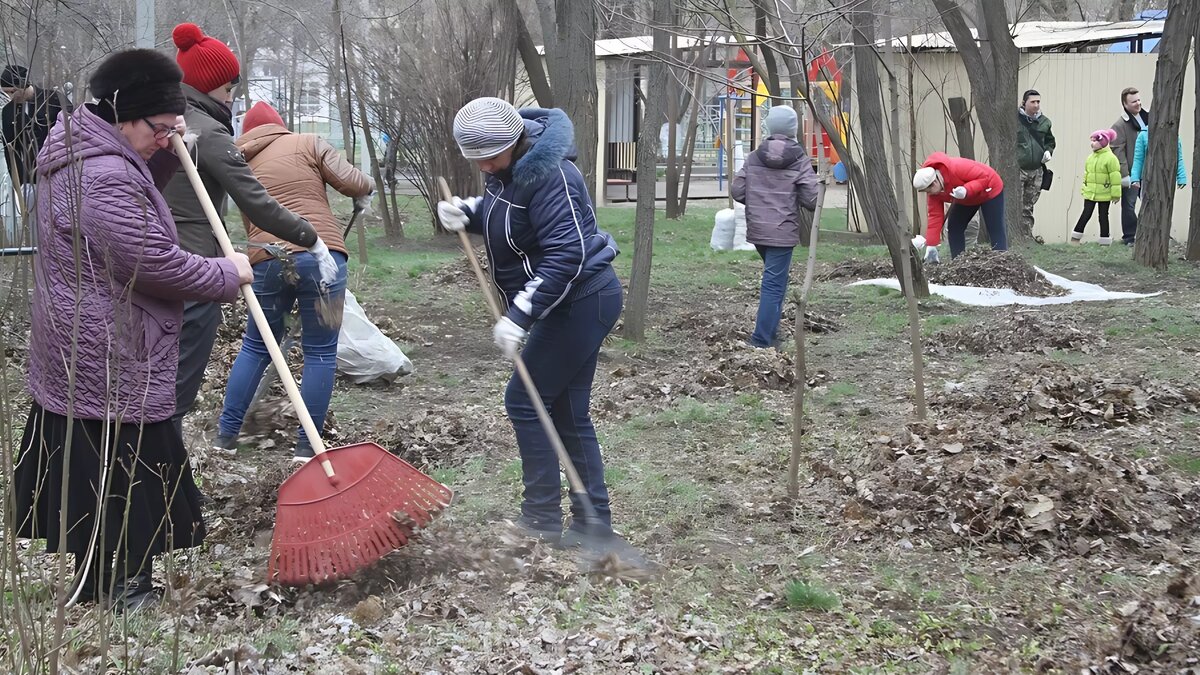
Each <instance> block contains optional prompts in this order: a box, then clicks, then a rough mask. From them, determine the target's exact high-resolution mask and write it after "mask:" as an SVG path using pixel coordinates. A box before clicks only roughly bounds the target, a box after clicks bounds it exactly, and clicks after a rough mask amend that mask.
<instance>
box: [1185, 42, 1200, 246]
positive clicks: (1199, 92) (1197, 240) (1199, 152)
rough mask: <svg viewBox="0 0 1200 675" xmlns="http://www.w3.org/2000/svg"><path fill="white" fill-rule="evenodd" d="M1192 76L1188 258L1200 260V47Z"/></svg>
mask: <svg viewBox="0 0 1200 675" xmlns="http://www.w3.org/2000/svg"><path fill="white" fill-rule="evenodd" d="M1192 57H1193V60H1192V76H1193V78H1194V79H1195V81H1196V101H1197V105H1196V122H1195V124H1196V130H1195V139H1194V144H1193V146H1192V209H1191V217H1190V218H1189V219H1188V245H1187V259H1188V260H1193V261H1195V260H1200V189H1197V186H1196V181H1197V180H1198V179H1197V176H1200V49H1193V50H1192Z"/></svg>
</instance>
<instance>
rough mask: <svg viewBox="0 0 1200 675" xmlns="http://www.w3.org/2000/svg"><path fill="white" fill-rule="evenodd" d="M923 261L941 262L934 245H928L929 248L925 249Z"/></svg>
mask: <svg viewBox="0 0 1200 675" xmlns="http://www.w3.org/2000/svg"><path fill="white" fill-rule="evenodd" d="M925 262H927V263H931V264H937V263H940V262H942V259H941V258H940V257H938V252H937V247H936V246H930V247H929V248H927V249H925Z"/></svg>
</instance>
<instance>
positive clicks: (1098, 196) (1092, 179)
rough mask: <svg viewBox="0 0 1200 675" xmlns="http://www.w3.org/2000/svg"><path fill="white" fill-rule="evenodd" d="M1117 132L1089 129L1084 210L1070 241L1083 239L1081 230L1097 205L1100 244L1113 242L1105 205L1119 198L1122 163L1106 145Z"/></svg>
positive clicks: (1113, 202) (1074, 241) (1077, 241)
mask: <svg viewBox="0 0 1200 675" xmlns="http://www.w3.org/2000/svg"><path fill="white" fill-rule="evenodd" d="M1116 137H1117V132H1115V131H1113V130H1112V129H1099V130H1097V131H1093V132H1092V137H1091V140H1092V154H1090V155H1088V158H1087V164H1086V165H1084V171H1083V190H1082V192H1083V213H1082V214H1081V215H1080V216H1079V222H1077V223H1075V231H1074V232H1072V233H1071V243H1072V244H1078V243H1079V242H1080V241H1082V240H1083V230H1084V229H1085V228H1086V227H1087V224H1088V221H1090V220H1091V219H1092V212H1093V211H1095V210H1096V205H1099V206H1100V245H1101V246H1108V245H1110V244H1112V237H1111V236H1110V235H1109V232H1108V205H1109V204H1116V203H1117V202H1119V201H1121V162H1120V160H1118V159H1117V156H1116V155H1115V154H1113V151H1112V148H1110V147H1108V146H1109V144H1110V143H1112V141H1113V139H1114V138H1116Z"/></svg>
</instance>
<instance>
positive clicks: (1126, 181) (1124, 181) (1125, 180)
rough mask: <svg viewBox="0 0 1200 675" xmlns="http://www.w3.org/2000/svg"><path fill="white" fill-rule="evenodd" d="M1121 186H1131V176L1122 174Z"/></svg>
mask: <svg viewBox="0 0 1200 675" xmlns="http://www.w3.org/2000/svg"><path fill="white" fill-rule="evenodd" d="M1121 187H1123V188H1127V187H1129V176H1121Z"/></svg>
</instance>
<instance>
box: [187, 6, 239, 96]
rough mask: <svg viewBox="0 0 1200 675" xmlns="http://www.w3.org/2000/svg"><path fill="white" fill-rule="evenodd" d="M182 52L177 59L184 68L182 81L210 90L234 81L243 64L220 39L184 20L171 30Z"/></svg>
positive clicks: (200, 88)
mask: <svg viewBox="0 0 1200 675" xmlns="http://www.w3.org/2000/svg"><path fill="white" fill-rule="evenodd" d="M171 38H172V39H173V40H174V42H175V46H176V47H178V48H179V51H178V52H177V53H176V54H175V62H176V63H178V64H179V67H180V68H182V69H183V83H184V84H187V85H191V86H192V87H195V88H196V91H200V92H204V93H205V94H207V93H208V92H210V91H212V90H213V89H216V88H217V87H220V86H221V85H223V84H228V83H230V82H235V81H237V79H238V72H239V71H240V70H241V65H240V64H239V63H238V60H237V57H236V56H234V55H233V51H232V50H230V49H229V47H228V46H226V45H225V43H224V42H221V41H220V40H218V39H216V38H214V37H209V36H207V35H205V34H204V31H202V30H200V27H199V26H197V25H196V24H194V23H181V24H179V25H178V26H175V30H173V31H171Z"/></svg>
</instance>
